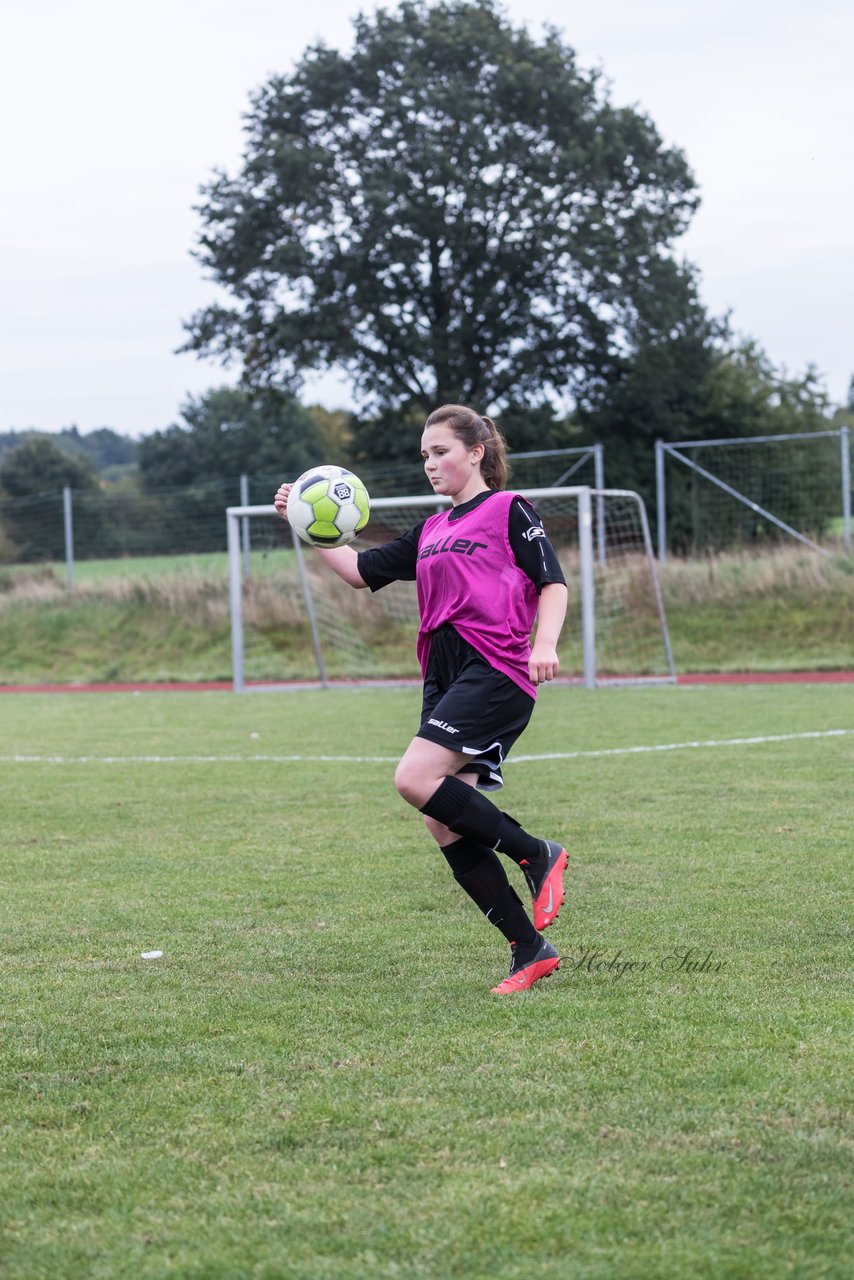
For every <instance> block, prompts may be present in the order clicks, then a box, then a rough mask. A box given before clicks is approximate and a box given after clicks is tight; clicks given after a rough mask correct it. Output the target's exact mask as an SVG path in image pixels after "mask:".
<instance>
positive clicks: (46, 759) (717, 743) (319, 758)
mask: <svg viewBox="0 0 854 1280" xmlns="http://www.w3.org/2000/svg"><path fill="white" fill-rule="evenodd" d="M851 735H854V729H817V730H814V731H812V732H807V733H771V734H764V735H762V736H761V737H756V738H708V739H706V740H705V741H696V742H660V743H654V744H652V745H649V746H639V747H602V748H600V749H599V750H595V751H546V752H542V753H540V754H539V755H530V756H514V757H512V758H511V759H509V760H507V761H506V762H505V763H506V764H532V763H537V762H539V761H542V760H596V759H598V758H600V757H602V756H633V755H647V754H650V753H652V752H656V751H697V750H702V749H704V748H706V747H755V746H764V745H765V744H766V743H770V742H802V741H804V740H806V739H815V738H843V737H848V736H851ZM398 759H399V757H398V756H344V755H336V756H332V755H261V754H256V755H244V756H238V755H208V756H59V755H50V756H48V755H44V756H42V755H4V756H0V764H397V761H398Z"/></svg>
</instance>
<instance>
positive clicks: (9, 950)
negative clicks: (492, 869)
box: [0, 686, 854, 1280]
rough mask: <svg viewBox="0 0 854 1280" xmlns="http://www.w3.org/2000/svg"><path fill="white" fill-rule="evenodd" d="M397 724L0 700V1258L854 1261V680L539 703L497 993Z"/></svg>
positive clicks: (803, 1265) (516, 772)
mask: <svg viewBox="0 0 854 1280" xmlns="http://www.w3.org/2000/svg"><path fill="white" fill-rule="evenodd" d="M417 706H418V700H417V694H416V693H415V692H413V691H410V690H390V689H389V690H376V689H374V690H370V691H367V690H365V691H359V690H348V691H337V690H336V691H334V692H326V693H322V692H310V691H305V692H298V693H297V692H294V693H287V694H277V695H263V696H262V695H247V696H244V697H242V698H239V697H234V696H232V695H228V694H222V695H220V694H206V695H202V694H177V693H172V694H159V695H158V694H153V693H152V694H143V695H136V696H134V695H97V696H91V695H85V694H77V695H73V694H69V695H59V696H48V695H24V696H16V695H5V696H3V697H2V701H0V714H2V718H3V734H2V745H0V755H2V760H0V847H2V851H3V857H2V867H3V873H2V874H3V893H2V899H0V913H2V938H3V942H2V954H0V959H1V960H2V970H3V1005H2V1034H0V1061H2V1141H0V1233H2V1234H0V1277H2V1280H48V1278H50V1280H65V1278H68V1280H71V1278H75V1280H76V1278H77V1277H86V1278H87V1280H89V1278H93V1280H102V1278H103V1280H114V1278H115V1277H119V1276H122V1277H124V1276H132V1277H134V1278H137V1277H139V1278H140V1280H154V1278H155V1277H156V1278H160V1277H164V1278H165V1277H169V1278H178V1277H180V1278H182V1280H183V1278H186V1280H190V1278H193V1280H201V1278H204V1280H214V1278H215V1280H243V1278H244V1277H246V1278H248V1277H252V1278H256V1277H263V1278H265V1280H276V1278H278V1277H298V1278H300V1280H327V1278H328V1280H332V1278H333V1277H335V1278H339V1277H343V1278H345V1280H357V1278H358V1280H385V1278H386V1277H404V1278H409V1277H412V1278H417V1277H430V1278H433V1280H452V1278H454V1280H456V1278H459V1280H480V1278H481V1277H483V1278H484V1280H486V1278H487V1277H489V1278H490V1280H528V1278H529V1277H539V1278H542V1280H566V1278H567V1277H569V1278H570V1280H581V1278H583V1280H588V1278H589V1280H612V1278H613V1277H620V1278H627V1280H656V1278H662V1280H663V1278H665V1277H666V1278H668V1280H671V1278H672V1280H677V1278H678V1280H685V1278H691V1280H704V1278H708V1280H721V1278H722V1277H723V1278H728V1277H739V1278H741V1277H743V1278H744V1280H780V1277H797V1278H798V1280H802V1278H807V1277H840V1278H841V1277H848V1276H849V1275H850V1274H851V1269H852V1262H854V1259H852V1251H851V1209H852V1204H851V1154H852V1152H851V1144H852V1126H851V1115H850V1094H851V1078H852V1065H854V1064H852V1054H851V1006H850V985H849V984H850V977H851V974H850V954H851V917H850V907H851V898H850V859H851V817H852V806H851V778H852V775H854V690H852V689H851V688H850V687H848V688H845V687H837V688H834V687H828V686H804V687H792V686H783V687H780V686H774V687H769V686H743V687H738V688H735V687H728V688H708V687H698V688H683V689H665V688H649V689H644V690H630V689H622V690H607V691H597V692H595V693H592V692H587V691H584V690H578V689H571V688H567V687H554V688H548V689H546V690H545V691H544V692H543V695H542V698H541V701H540V705H539V707H538V710H537V713H536V715H535V717H534V720H533V722H532V725H531V727H530V729H529V730H528V732H527V733H526V735H525V737H524V739H523V740H522V742H521V743H520V744H519V748H518V753H517V759H516V761H515V762H513V761H512V760H511V762H510V763H509V764H508V766H507V769H506V776H507V787H506V790H505V792H504V795H503V799H502V803H503V804H504V805H506V807H507V809H508V810H509V812H510V813H512V814H514V815H515V816H516V817H518V818H519V820H520V821H522V822H523V823H525V824H526V825H528V826H531V827H532V828H534V829H535V830H536V831H538V832H540V833H541V834H543V835H551V836H560V837H562V838H564V839H565V840H566V841H567V842H568V847H569V849H570V855H571V859H570V875H569V887H570V891H569V901H568V904H567V906H565V908H564V910H563V912H562V914H561V918H560V920H559V921H558V922H557V923H556V924H555V926H554V927H553V928H552V929H551V930H550V936H551V937H552V939H553V941H555V943H556V944H557V945H558V947H559V949H560V951H561V954H562V957H563V962H562V966H561V970H560V972H559V973H558V974H556V975H555V976H554V977H552V978H550V979H549V980H548V981H547V982H544V983H541V984H539V986H538V987H536V988H534V989H533V990H532V991H530V992H527V993H524V994H520V995H516V996H512V997H509V998H506V999H500V998H496V997H494V996H491V995H490V994H489V988H490V986H492V985H493V984H494V983H495V982H496V981H497V980H499V979H500V978H501V977H503V976H504V973H505V971H506V964H507V956H506V954H505V950H504V947H505V944H504V943H503V940H502V939H501V938H500V937H499V935H498V934H497V933H496V932H495V931H494V930H492V929H491V928H490V927H489V925H488V924H487V923H486V922H485V921H484V920H483V918H482V917H481V916H480V915H479V914H478V913H477V912H476V911H475V909H474V907H473V906H472V905H471V904H470V903H469V902H468V900H467V899H465V898H464V897H463V896H462V895H461V893H460V892H459V891H458V890H457V889H456V887H455V885H454V883H453V881H452V880H451V878H450V876H449V874H448V873H447V870H446V869H445V867H444V863H443V861H442V859H441V858H440V857H439V856H438V855H437V854H436V853H435V852H434V851H433V850H432V849H431V846H430V842H429V840H428V839H427V837H426V835H425V834H424V833H423V830H422V826H421V823H420V819H419V818H418V816H417V815H416V814H414V813H413V812H412V811H410V810H407V809H406V807H405V806H404V805H403V803H402V802H401V801H400V800H399V799H398V798H397V797H396V795H395V794H394V791H393V787H392V782H391V778H392V771H393V761H394V759H395V758H396V756H397V755H398V753H399V752H400V751H401V749H402V747H403V746H404V745H405V743H406V742H407V741H408V738H409V735H410V732H411V729H412V726H413V724H414V722H415V719H416V715H417ZM704 744H705V745H704ZM650 748H660V749H650ZM328 756H336V757H341V758H338V759H328V758H324V757H328ZM514 874H515V873H514ZM519 887H520V889H521V887H522V886H521V884H520V886H519ZM151 950H160V951H162V952H163V956H162V958H160V959H157V960H145V959H142V956H141V953H143V952H148V951H151Z"/></svg>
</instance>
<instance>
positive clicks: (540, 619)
mask: <svg viewBox="0 0 854 1280" xmlns="http://www.w3.org/2000/svg"><path fill="white" fill-rule="evenodd" d="M566 600H567V591H566V587H565V586H564V584H563V583H562V582H548V583H546V585H545V586H544V587H543V589H542V591H541V592H540V604H539V609H538V611H537V634H536V636H535V637H534V643H533V645H532V646H531V657H530V661H529V663H528V674H529V675H530V677H531V680H532V681H533V683H534V684H542V683H543V681H544V680H552V679H553V678H554V677H555V676H556V675H557V673H558V671H559V670H560V663H559V662H558V656H557V642H558V640H559V638H560V632H561V628H562V626H563V620H564V618H565V617H566Z"/></svg>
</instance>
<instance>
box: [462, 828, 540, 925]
mask: <svg viewBox="0 0 854 1280" xmlns="http://www.w3.org/2000/svg"><path fill="white" fill-rule="evenodd" d="M442 853H443V854H444V855H445V858H446V859H447V862H448V865H449V866H450V868H451V870H452V871H453V873H454V879H455V880H456V882H457V884H458V885H459V886H460V888H461V889H464V890H465V892H466V893H467V894H468V896H469V897H470V898H471V900H472V902H474V903H475V904H476V905H477V906H478V907H479V908H480V910H481V911H482V912H483V914H484V915H485V916H486V918H487V920H488V921H489V923H490V924H494V925H495V927H496V929H498V930H499V932H501V933H503V934H504V937H505V938H506V939H507V941H508V942H516V943H518V944H519V945H521V946H523V947H525V946H530V945H532V944H533V943H534V942H536V941H538V939H539V934H538V933H537V931H536V929H535V928H534V926H533V924H532V923H531V921H530V919H529V917H528V914H527V912H526V911H525V908H524V907H523V906H522V901H521V899H520V897H519V895H518V893H517V892H516V890H515V889H514V888H513V886H512V885H511V883H510V881H509V880H508V879H507V872H506V871H505V870H504V867H503V866H502V864H501V861H500V859H499V858H498V857H496V855H495V853H494V852H493V851H492V849H487V848H485V847H484V846H482V845H476V844H475V843H474V842H473V841H471V840H468V839H462V840H456V841H454V843H453V844H449V845H445V846H444V848H443V849H442Z"/></svg>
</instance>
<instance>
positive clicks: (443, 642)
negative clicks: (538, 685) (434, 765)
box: [416, 626, 534, 791]
mask: <svg viewBox="0 0 854 1280" xmlns="http://www.w3.org/2000/svg"><path fill="white" fill-rule="evenodd" d="M533 710H534V699H533V698H532V697H531V696H530V695H529V694H527V693H525V691H524V689H520V688H519V686H518V685H517V684H516V683H515V682H514V681H513V680H511V679H510V677H509V676H506V675H504V673H503V672H502V671H496V670H495V668H494V667H491V666H490V665H489V663H488V662H487V661H486V660H485V659H484V658H482V657H481V656H480V654H479V653H477V652H476V650H474V649H473V648H472V647H471V645H470V644H467V643H466V641H465V640H463V639H462V637H461V636H459V635H458V634H457V632H456V631H454V630H453V628H452V627H447V626H446V627H441V628H440V629H439V630H438V631H436V632H434V634H433V637H432V639H431V643H430V659H429V662H428V666H427V676H426V678H425V680H424V699H423V703H422V706H421V728H420V729H419V730H418V733H417V734H416V737H418V738H426V739H427V741H428V742H437V743H439V745H440V746H442V747H450V749H451V750H452V751H462V752H463V753H464V754H465V755H467V756H471V763H470V764H466V765H465V766H464V768H463V769H461V770H460V772H466V773H471V772H475V773H477V775H478V782H477V785H478V787H480V788H481V789H482V790H483V791H497V790H498V788H499V787H502V786H503V785H504V779H503V778H502V776H501V765H502V763H503V761H504V760H505V759H506V758H507V754H508V752H509V751H510V748H511V747H512V746H513V743H514V742H515V741H516V739H517V738H518V737H519V735H520V734H521V733H522V732H523V730H524V729H525V728H526V727H527V725H528V721H529V720H530V719H531V714H532V712H533Z"/></svg>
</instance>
